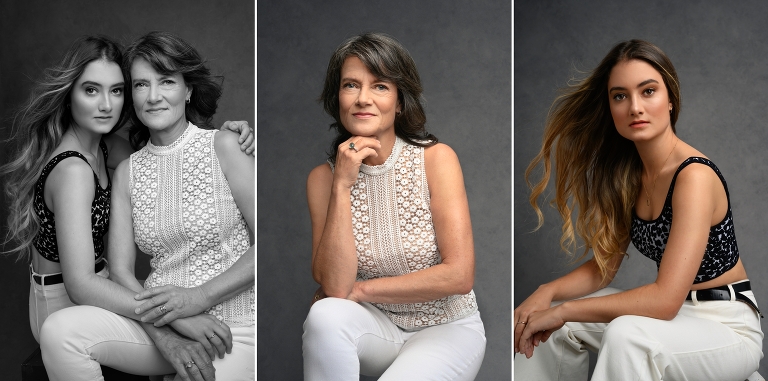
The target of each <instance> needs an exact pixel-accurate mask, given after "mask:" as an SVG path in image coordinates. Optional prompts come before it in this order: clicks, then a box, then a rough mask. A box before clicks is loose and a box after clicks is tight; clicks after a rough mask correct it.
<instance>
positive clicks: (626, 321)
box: [602, 315, 651, 348]
mask: <svg viewBox="0 0 768 381" xmlns="http://www.w3.org/2000/svg"><path fill="white" fill-rule="evenodd" d="M648 319H651V318H649V317H645V316H635V315H624V316H619V317H617V318H615V319H613V321H611V322H610V323H608V326H606V328H605V331H604V332H603V339H602V346H606V345H608V346H614V347H615V348H621V347H624V346H627V345H628V344H630V343H632V342H633V341H635V340H634V339H635V338H645V337H646V336H647V335H646V334H645V333H644V330H645V328H644V327H643V326H644V324H645V323H646V322H647V321H648Z"/></svg>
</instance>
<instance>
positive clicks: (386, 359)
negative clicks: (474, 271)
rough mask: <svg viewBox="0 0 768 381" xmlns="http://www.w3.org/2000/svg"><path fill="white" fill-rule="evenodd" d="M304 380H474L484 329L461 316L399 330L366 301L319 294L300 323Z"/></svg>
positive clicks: (476, 321)
mask: <svg viewBox="0 0 768 381" xmlns="http://www.w3.org/2000/svg"><path fill="white" fill-rule="evenodd" d="M302 338H303V341H304V342H303V352H304V380H306V381H317V380H332V381H339V380H358V379H359V378H360V374H364V375H367V376H379V375H380V378H379V380H380V381H385V380H397V381H401V380H474V379H475V376H476V375H477V372H478V371H479V370H480V364H482V362H483V356H484V355H485V328H484V327H483V322H482V320H480V313H479V312H476V313H474V314H472V315H470V316H468V317H466V318H463V319H459V320H457V321H454V322H451V323H446V324H441V325H437V326H432V327H427V328H422V329H420V330H416V331H405V330H403V329H401V328H400V327H398V326H396V325H395V324H394V323H392V321H391V320H389V318H387V316H386V315H384V313H383V312H381V311H380V310H379V309H378V308H376V307H374V306H373V305H371V304H369V303H355V302H352V301H349V300H345V299H339V298H325V299H322V300H320V301H318V302H316V303H315V304H314V305H312V308H311V309H310V311H309V314H308V315H307V319H306V320H305V321H304V335H303V336H302Z"/></svg>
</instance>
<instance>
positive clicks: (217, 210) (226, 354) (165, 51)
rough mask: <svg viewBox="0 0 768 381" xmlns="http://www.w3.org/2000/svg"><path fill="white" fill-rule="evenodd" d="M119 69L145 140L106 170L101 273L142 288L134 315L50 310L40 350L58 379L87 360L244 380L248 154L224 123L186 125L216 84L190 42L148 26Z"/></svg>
mask: <svg viewBox="0 0 768 381" xmlns="http://www.w3.org/2000/svg"><path fill="white" fill-rule="evenodd" d="M123 72H124V75H125V77H126V79H127V81H126V82H127V83H128V84H129V86H130V88H131V92H132V100H133V106H134V110H133V113H132V115H131V116H132V119H133V128H132V130H131V132H130V138H131V139H130V140H131V143H132V144H134V146H140V145H145V146H144V148H142V149H141V150H140V151H139V152H137V153H135V154H133V155H131V157H130V159H129V160H127V161H124V162H123V163H121V164H120V165H119V166H118V168H117V170H116V172H115V179H114V184H113V195H112V204H111V206H112V220H111V225H112V226H111V229H110V235H109V238H110V239H109V249H110V253H111V260H112V272H111V274H110V278H111V279H113V280H114V281H115V282H117V283H119V284H121V285H122V286H124V287H126V288H128V289H131V290H133V291H134V292H137V293H139V294H140V295H137V296H136V299H143V298H144V296H147V295H151V296H152V299H151V300H150V301H149V302H146V303H144V304H143V305H142V306H140V307H138V308H136V309H135V310H133V311H127V313H126V314H134V313H135V314H142V315H143V317H142V318H141V321H142V322H143V323H139V322H137V321H135V320H131V319H127V318H125V317H123V316H120V315H117V314H115V313H112V312H109V311H106V310H101V309H98V308H95V307H82V306H80V307H75V308H71V309H65V310H62V311H59V312H58V313H56V314H54V315H52V316H51V317H50V318H49V319H48V321H47V322H46V324H45V325H44V326H43V330H42V334H41V336H42V340H43V341H45V342H47V343H48V346H47V347H49V348H52V349H50V350H48V351H45V352H43V360H44V362H45V365H46V369H47V370H48V373H49V375H51V379H67V380H73V379H82V380H92V379H100V377H101V374H100V371H99V367H98V366H96V363H100V364H105V365H109V366H110V367H113V368H116V369H119V370H123V371H126V372H129V373H135V374H150V375H151V374H167V373H172V372H174V370H175V371H176V372H177V373H178V377H180V378H181V379H184V380H189V379H193V380H213V379H214V378H216V379H219V380H250V379H252V378H253V377H254V368H253V363H254V362H253V359H254V355H255V350H254V333H255V331H254V319H255V313H254V312H255V295H254V289H253V281H254V249H253V246H252V245H251V243H250V242H251V241H252V234H251V233H250V231H251V230H250V229H249V226H252V225H253V217H254V216H253V214H254V196H253V188H254V178H253V175H254V163H253V159H252V158H250V157H248V156H247V155H245V154H243V153H241V152H240V151H239V150H238V149H237V148H235V146H236V145H237V144H238V142H237V140H236V139H237V137H236V136H235V135H234V134H217V133H215V131H213V130H208V129H201V128H199V127H197V126H196V125H200V126H201V127H204V128H210V120H211V118H212V116H213V114H214V112H215V110H216V103H217V101H218V98H219V96H220V95H221V89H220V87H219V85H218V84H217V83H216V82H214V81H213V80H212V78H211V75H210V72H209V70H208V69H207V68H206V67H205V66H204V64H203V60H202V58H201V57H200V55H199V54H198V53H197V51H196V50H195V49H194V48H193V47H192V46H190V45H189V44H187V43H186V42H184V41H182V40H181V39H179V38H177V37H175V36H173V35H170V34H167V33H162V32H153V33H149V34H147V35H145V36H143V37H141V38H140V39H139V40H137V41H136V42H134V43H133V44H132V45H131V46H130V47H128V49H127V50H126V52H125V59H124V64H123ZM228 135H232V136H228ZM233 149H234V151H236V152H233V151H232V150H233ZM137 247H138V248H139V249H141V251H143V252H144V253H147V254H149V255H151V256H152V257H153V259H152V260H151V262H150V264H151V266H152V272H151V274H150V276H149V278H148V279H147V281H146V283H145V285H146V286H147V287H155V288H153V289H150V290H148V291H146V292H145V291H144V288H143V287H142V285H141V284H140V283H139V282H138V281H137V280H136V278H135V276H134V273H133V264H134V260H135V256H136V249H137ZM160 286H165V287H160ZM157 303H161V305H156V304H157ZM81 308H90V309H92V311H88V313H80V312H79V311H77V310H76V309H81ZM147 311H149V312H147ZM117 312H118V313H121V314H122V312H121V311H117ZM166 314H167V315H166ZM159 315H165V316H163V317H162V320H157V318H158V317H160V316H159ZM153 321H154V325H153V324H149V323H148V322H153ZM165 323H168V324H169V325H170V326H172V327H173V329H174V330H171V329H169V328H168V327H164V326H163V325H164V324H165ZM177 332H178V333H180V334H181V335H183V336H180V335H178V334H177ZM184 336H186V337H184ZM217 354H218V357H216V355H217Z"/></svg>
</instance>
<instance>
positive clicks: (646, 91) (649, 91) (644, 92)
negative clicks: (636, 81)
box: [643, 87, 656, 95]
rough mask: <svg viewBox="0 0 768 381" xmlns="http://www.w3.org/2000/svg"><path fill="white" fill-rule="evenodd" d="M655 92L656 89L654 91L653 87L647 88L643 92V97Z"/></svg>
mask: <svg viewBox="0 0 768 381" xmlns="http://www.w3.org/2000/svg"><path fill="white" fill-rule="evenodd" d="M655 92H656V89H654V88H653V87H649V88H647V89H645V90H643V94H645V95H653V93H655Z"/></svg>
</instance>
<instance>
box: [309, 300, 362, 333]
mask: <svg viewBox="0 0 768 381" xmlns="http://www.w3.org/2000/svg"><path fill="white" fill-rule="evenodd" d="M355 308H361V307H360V306H359V305H358V304H357V303H355V302H353V301H351V300H346V299H339V298H325V299H321V300H318V301H317V302H315V304H313V305H312V308H310V309H309V314H307V319H306V320H305V321H304V334H305V335H306V334H313V333H317V332H333V331H339V330H342V329H343V328H344V327H347V326H348V323H349V320H350V319H352V316H353V313H352V311H354V309H355Z"/></svg>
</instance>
